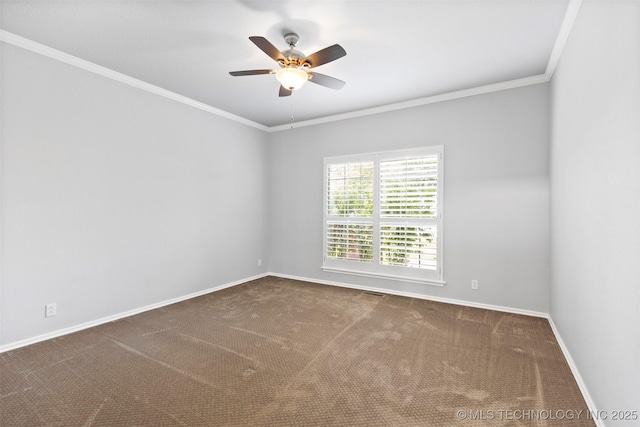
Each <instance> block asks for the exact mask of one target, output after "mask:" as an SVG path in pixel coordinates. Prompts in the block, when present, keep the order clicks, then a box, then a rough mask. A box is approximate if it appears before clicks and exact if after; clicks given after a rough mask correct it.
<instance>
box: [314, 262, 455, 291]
mask: <svg viewBox="0 0 640 427" xmlns="http://www.w3.org/2000/svg"><path fill="white" fill-rule="evenodd" d="M322 271H326V272H329V273H339V274H349V275H351V276H363V277H373V278H376V279H387V280H396V281H399V282H408V283H418V284H421V285H431V286H440V287H442V286H444V285H445V284H446V283H447V282H445V281H443V280H436V279H420V278H417V277H408V276H394V275H390V274H380V273H373V272H370V271H358V270H347V269H344V268H335V267H324V266H323V267H322Z"/></svg>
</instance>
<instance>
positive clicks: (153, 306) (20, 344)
mask: <svg viewBox="0 0 640 427" xmlns="http://www.w3.org/2000/svg"><path fill="white" fill-rule="evenodd" d="M268 275H269V274H268V273H264V274H259V275H257V276H253V277H247V278H246V279H241V280H236V281H234V282H229V283H224V284H222V285H218V286H214V287H212V288H209V289H204V290H202V291H198V292H194V293H191V294H188V295H183V296H180V297H177V298H172V299H170V300H166V301H161V302H158V303H155V304H150V305H147V306H144V307H140V308H135V309H133V310H129V311H125V312H122V313H118V314H114V315H112V316H107V317H103V318H100V319H96V320H92V321H90V322H86V323H81V324H79V325H75V326H71V327H69V328H64V329H59V330H57V331H53V332H48V333H46V334H42V335H38V336H35V337H32V338H27V339H24V340H20V341H16V342H12V343H9V344H5V345H2V346H0V353H4V352H7V351H11V350H15V349H17V348H20V347H25V346H28V345H31V344H35V343H38V342H41V341H46V340H50V339H52V338H57V337H60V336H62V335H67V334H71V333H73V332H78V331H82V330H84V329H88V328H92V327H94V326H98V325H102V324H104V323H108V322H113V321H114V320H119V319H122V318H125V317H129V316H133V315H135V314H140V313H143V312H145V311H149V310H154V309H156V308H160V307H164V306H167V305H170V304H175V303H177V302H181V301H185V300H188V299H191V298H195V297H199V296H201V295H206V294H209V293H211V292H215V291H220V290H222V289H226V288H231V287H233V286H237V285H241V284H242V283H246V282H250V281H252V280H256V279H260V278H262V277H265V276H268Z"/></svg>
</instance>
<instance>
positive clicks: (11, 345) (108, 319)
mask: <svg viewBox="0 0 640 427" xmlns="http://www.w3.org/2000/svg"><path fill="white" fill-rule="evenodd" d="M267 276H275V277H281V278H284V279H292V280H299V281H303V282H310V283H319V284H322V285H330V286H338V287H343V288H350V289H358V290H363V291H371V292H380V293H386V294H391V295H398V296H404V297H410V298H417V299H423V300H429V301H436V302H443V303H447V304H455V305H460V306H466V307H475V308H484V309H488V310H495V311H501V312H506V313H512V314H521V315H525V316H534V317H542V318H545V319H547V320H548V321H549V324H550V325H551V329H552V331H553V334H554V335H555V337H556V341H558V345H559V346H560V349H561V350H562V353H563V354H564V357H565V359H566V360H567V363H568V364H569V368H570V369H571V372H572V373H573V376H574V378H575V380H576V382H577V384H578V387H579V389H580V392H581V393H582V397H583V398H584V400H585V402H586V404H587V406H588V407H589V410H590V411H591V412H592V413H597V409H596V405H595V403H594V402H593V399H592V398H591V395H590V394H589V391H588V389H587V386H586V384H585V382H584V380H583V379H582V376H581V375H580V371H579V370H578V367H577V366H576V364H575V362H574V361H573V358H572V357H571V353H569V349H568V348H567V346H566V345H565V344H564V341H563V340H562V337H561V336H560V332H559V331H558V329H557V328H556V325H555V324H554V323H553V319H552V318H551V316H550V315H549V314H548V313H543V312H539V311H532V310H523V309H518V308H512V307H503V306H497V305H491V304H482V303H476V302H471V301H464V300H457V299H451V298H441V297H433V296H429V295H421V294H416V293H412V292H403V291H393V290H390V289H386V288H375V287H371V286H361V285H353V284H350V283H342V282H334V281H329V280H320V279H312V278H308V277H301V276H293V275H290V274H281V273H274V272H269V273H263V274H259V275H256V276H252V277H247V278H245V279H241V280H236V281H234V282H229V283H225V284H222V285H218V286H214V287H211V288H208V289H204V290H202V291H198V292H194V293H191V294H188V295H183V296H180V297H177V298H172V299H170V300H166V301H162V302H158V303H155V304H150V305H147V306H144V307H140V308H136V309H133V310H129V311H125V312H122V313H118V314H114V315H112V316H107V317H103V318H101V319H96V320H93V321H90V322H86V323H82V324H79V325H76V326H72V327H69V328H65V329H60V330H57V331H53V332H49V333H46V334H42V335H38V336H35V337H32V338H27V339H24V340H21V341H16V342H13V343H9V344H6V345H2V346H0V353H4V352H7V351H11V350H15V349H17V348H20V347H25V346H27V345H31V344H35V343H38V342H41V341H46V340H49V339H52V338H57V337H60V336H63V335H67V334H70V333H73V332H78V331H81V330H84V329H88V328H92V327H94V326H98V325H102V324H104V323H108V322H113V321H115V320H119V319H122V318H125V317H129V316H133V315H136V314H139V313H143V312H145V311H149V310H154V309H156V308H160V307H164V306H167V305H170V304H175V303H178V302H181V301H185V300H188V299H191V298H195V297H199V296H202V295H206V294H209V293H211V292H215V291H220V290H222V289H226V288H231V287H233V286H237V285H240V284H242V283H246V282H250V281H252V280H256V279H260V278H263V277H267ZM594 422H595V423H596V426H597V427H605V425H604V422H603V421H602V420H600V419H594Z"/></svg>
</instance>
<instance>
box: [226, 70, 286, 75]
mask: <svg viewBox="0 0 640 427" xmlns="http://www.w3.org/2000/svg"><path fill="white" fill-rule="evenodd" d="M272 73H275V71H273V70H244V71H229V74H231V75H232V76H255V75H257V74H272Z"/></svg>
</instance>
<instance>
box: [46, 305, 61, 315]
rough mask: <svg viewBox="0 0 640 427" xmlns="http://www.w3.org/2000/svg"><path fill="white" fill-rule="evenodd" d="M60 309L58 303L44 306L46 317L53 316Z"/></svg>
mask: <svg viewBox="0 0 640 427" xmlns="http://www.w3.org/2000/svg"><path fill="white" fill-rule="evenodd" d="M57 311H58V309H57V307H56V304H55V303H53V304H47V305H45V306H44V317H53V316H55V315H56V312H57Z"/></svg>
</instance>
